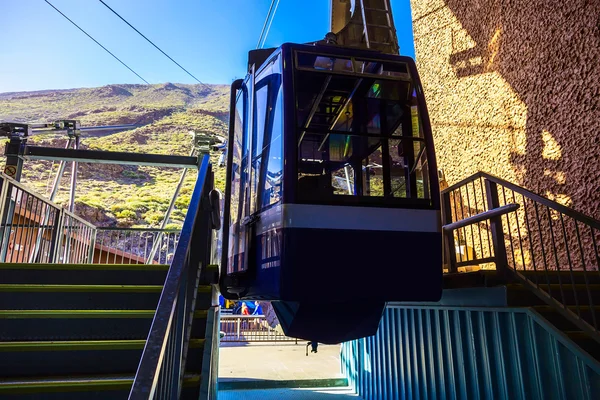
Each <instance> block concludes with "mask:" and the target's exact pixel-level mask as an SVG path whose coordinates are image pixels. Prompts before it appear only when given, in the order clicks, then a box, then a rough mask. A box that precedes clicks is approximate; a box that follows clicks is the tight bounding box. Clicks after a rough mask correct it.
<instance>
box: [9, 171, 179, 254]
mask: <svg viewBox="0 0 600 400" xmlns="http://www.w3.org/2000/svg"><path fill="white" fill-rule="evenodd" d="M180 233H181V230H179V229H154V228H112V227H111V228H104V227H96V226H94V225H92V224H90V223H89V222H87V221H85V220H83V219H82V218H80V217H78V216H76V215H75V214H73V213H71V212H69V211H68V210H67V209H65V208H63V207H61V206H60V205H58V204H56V203H54V202H52V201H50V200H49V199H46V198H45V197H43V196H41V195H39V194H37V193H35V192H33V191H31V190H29V189H27V188H25V186H23V185H22V184H21V183H19V182H17V181H15V180H13V179H11V178H9V177H8V176H6V175H4V174H0V262H7V263H74V264H89V263H95V264H150V263H157V264H169V263H170V262H171V260H172V258H173V255H174V254H175V248H176V247H177V243H178V241H179V235H180Z"/></svg>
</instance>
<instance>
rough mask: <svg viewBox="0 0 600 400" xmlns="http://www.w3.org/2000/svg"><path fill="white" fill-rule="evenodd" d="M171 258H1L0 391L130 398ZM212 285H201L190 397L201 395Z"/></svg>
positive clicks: (19, 395)
mask: <svg viewBox="0 0 600 400" xmlns="http://www.w3.org/2000/svg"><path fill="white" fill-rule="evenodd" d="M167 270H168V266H167V265H142V264H137V265H136V264H128V265H127V264H125V265H89V264H81V265H76V264H63V265H60V264H0V398H1V399H48V400H52V399H61V400H68V399H84V398H85V399H86V400H95V399H111V400H118V399H127V398H128V395H129V390H130V388H131V384H132V382H133V378H134V376H135V373H136V370H137V367H138V364H139V361H140V357H141V355H142V350H143V348H144V344H145V342H146V338H147V336H148V333H149V330H150V326H151V323H152V319H153V317H154V313H155V309H156V306H157V304H158V299H159V297H160V294H161V291H162V286H163V283H164V280H165V277H166V273H167ZM211 303H212V287H211V286H210V285H201V286H200V287H199V289H198V294H197V300H196V310H195V311H194V320H193V325H192V333H191V340H190V344H189V351H188V357H187V363H186V370H185V378H184V390H183V393H182V396H181V398H182V399H197V398H198V395H199V385H200V372H201V365H202V354H203V346H204V338H205V330H206V315H207V311H206V310H207V309H208V308H209V307H210V306H211Z"/></svg>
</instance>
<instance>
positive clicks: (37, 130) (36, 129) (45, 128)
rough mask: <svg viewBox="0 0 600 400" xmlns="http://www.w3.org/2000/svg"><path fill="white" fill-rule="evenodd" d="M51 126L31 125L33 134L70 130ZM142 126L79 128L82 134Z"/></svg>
mask: <svg viewBox="0 0 600 400" xmlns="http://www.w3.org/2000/svg"><path fill="white" fill-rule="evenodd" d="M47 125H50V124H44V126H41V125H31V126H32V132H33V133H65V132H68V131H69V129H66V128H65V129H61V128H55V127H53V126H47ZM141 126H142V125H140V124H125V125H104V126H84V127H82V128H77V130H78V131H80V132H100V131H116V130H128V129H135V128H139V127H141Z"/></svg>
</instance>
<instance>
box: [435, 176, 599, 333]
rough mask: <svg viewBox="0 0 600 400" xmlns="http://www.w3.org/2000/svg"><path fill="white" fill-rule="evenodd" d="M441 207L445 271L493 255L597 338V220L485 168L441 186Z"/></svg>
mask: <svg viewBox="0 0 600 400" xmlns="http://www.w3.org/2000/svg"><path fill="white" fill-rule="evenodd" d="M490 212H491V213H493V214H492V215H490ZM442 214H443V222H444V225H445V229H444V236H445V243H446V246H445V247H446V262H447V265H448V271H449V272H457V271H458V269H459V268H460V267H461V266H475V265H479V266H485V265H486V264H489V263H493V264H495V268H496V270H497V271H498V273H499V275H500V276H502V277H504V278H507V279H512V280H516V281H517V282H520V283H522V284H523V285H524V286H525V287H527V288H528V289H530V290H531V291H532V292H534V293H535V294H536V295H537V296H538V297H539V298H541V299H542V300H543V301H545V302H546V303H547V304H548V305H550V306H551V307H553V308H554V309H555V310H556V311H558V312H559V313H561V314H562V315H563V316H564V317H566V318H567V319H569V320H570V321H571V322H573V323H574V324H575V325H577V326H578V327H579V328H580V329H581V330H582V331H584V332H585V333H587V334H588V335H589V336H591V337H593V338H594V339H595V340H597V341H598V342H600V330H599V323H600V314H599V311H600V304H596V303H600V302H599V301H598V300H597V299H598V298H597V297H594V290H595V291H598V289H597V287H598V286H599V284H600V268H599V267H600V254H599V253H598V244H599V243H600V221H597V220H594V219H592V218H590V217H588V216H586V215H584V214H581V213H579V212H577V211H575V210H573V209H570V208H568V207H565V206H563V205H561V204H559V203H557V202H554V201H551V200H549V199H546V198H544V197H542V196H539V195H537V194H535V193H533V192H530V191H528V190H526V189H524V188H522V187H519V186H517V185H514V184H512V183H510V182H507V181H505V180H502V179H500V178H497V177H495V176H492V175H489V174H486V173H483V172H479V173H477V174H475V175H473V176H471V177H469V178H466V179H464V180H462V181H461V182H459V183H457V184H456V185H453V186H451V187H449V188H448V189H446V190H444V191H442ZM482 215H486V216H487V217H486V218H476V217H477V216H482ZM460 221H463V222H462V223H460Z"/></svg>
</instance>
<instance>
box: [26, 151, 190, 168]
mask: <svg viewBox="0 0 600 400" xmlns="http://www.w3.org/2000/svg"><path fill="white" fill-rule="evenodd" d="M22 157H23V159H25V160H58V161H62V160H65V161H77V162H83V163H94V164H123V165H147V166H153V167H169V168H195V169H197V168H198V157H189V156H171V155H162V154H144V153H126V152H117V151H99V150H74V149H61V148H55V147H42V146H25V149H24V151H23V155H22Z"/></svg>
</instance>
